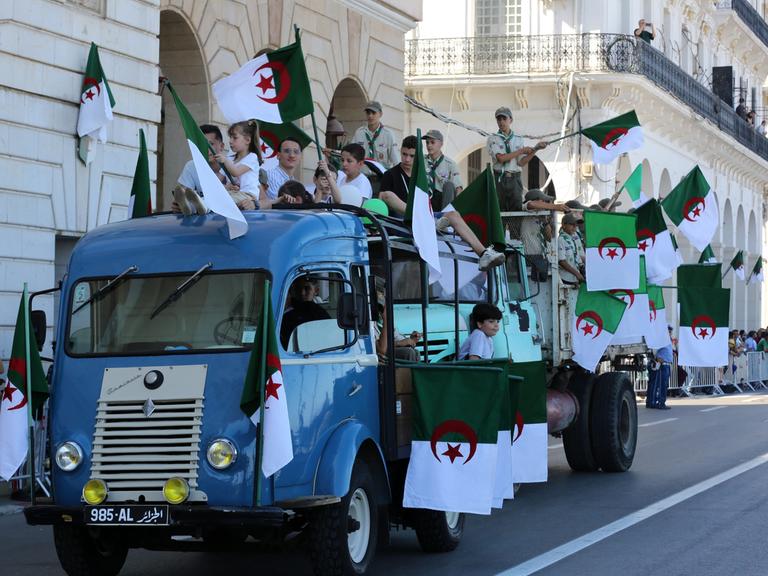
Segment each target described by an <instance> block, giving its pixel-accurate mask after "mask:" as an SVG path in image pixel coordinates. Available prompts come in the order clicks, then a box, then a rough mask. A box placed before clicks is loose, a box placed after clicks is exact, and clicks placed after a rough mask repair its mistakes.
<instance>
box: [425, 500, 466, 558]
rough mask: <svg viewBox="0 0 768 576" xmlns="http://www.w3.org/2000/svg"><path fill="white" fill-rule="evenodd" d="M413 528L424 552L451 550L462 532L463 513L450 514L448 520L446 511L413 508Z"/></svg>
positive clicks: (456, 544)
mask: <svg viewBox="0 0 768 576" xmlns="http://www.w3.org/2000/svg"><path fill="white" fill-rule="evenodd" d="M413 528H414V530H416V538H418V539H419V545H420V546H421V549H422V550H423V551H424V552H430V553H435V552H437V553H440V552H452V551H454V550H456V547H457V546H458V545H459V542H461V537H462V535H463V534H464V514H452V515H451V519H450V522H449V518H448V514H447V513H446V512H439V511H437V510H423V509H419V510H414V511H413Z"/></svg>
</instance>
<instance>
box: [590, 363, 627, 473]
mask: <svg viewBox="0 0 768 576" xmlns="http://www.w3.org/2000/svg"><path fill="white" fill-rule="evenodd" d="M591 420H592V435H593V436H592V450H593V452H594V456H595V460H596V461H597V464H598V465H599V466H600V468H602V469H603V472H626V471H627V470H629V468H630V467H631V466H632V462H633V461H634V459H635V448H636V447H637V402H636V401H635V390H634V387H633V386H632V381H631V380H630V379H629V378H628V377H627V375H626V374H622V373H620V372H607V373H605V374H601V375H600V376H598V377H597V379H596V381H595V386H594V391H593V393H592V418H591Z"/></svg>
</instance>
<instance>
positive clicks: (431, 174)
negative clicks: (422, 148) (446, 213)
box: [421, 130, 464, 212]
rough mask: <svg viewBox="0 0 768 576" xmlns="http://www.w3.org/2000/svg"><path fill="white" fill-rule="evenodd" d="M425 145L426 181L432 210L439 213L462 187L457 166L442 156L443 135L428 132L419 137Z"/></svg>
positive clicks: (432, 131)
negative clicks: (430, 193) (430, 195)
mask: <svg viewBox="0 0 768 576" xmlns="http://www.w3.org/2000/svg"><path fill="white" fill-rule="evenodd" d="M421 139H422V140H425V141H426V143H427V179H428V180H429V187H430V189H431V190H432V210H434V211H435V212H439V211H440V210H442V209H443V206H447V205H448V204H450V203H451V202H453V199H454V198H455V197H456V196H458V195H459V193H460V192H461V191H462V189H463V187H464V185H463V184H462V182H461V175H460V174H459V166H458V165H457V164H456V162H454V161H453V160H451V159H450V158H448V157H447V156H446V155H445V154H443V151H442V150H443V134H442V132H440V131H439V130H430V131H429V132H427V133H426V135H425V136H422V137H421Z"/></svg>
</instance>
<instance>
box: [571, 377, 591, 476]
mask: <svg viewBox="0 0 768 576" xmlns="http://www.w3.org/2000/svg"><path fill="white" fill-rule="evenodd" d="M594 384H595V377H594V375H593V374H590V373H588V372H580V371H579V372H574V373H573V374H572V375H571V379H570V380H569V382H568V390H569V391H570V392H571V393H572V394H573V395H574V396H575V397H576V400H578V402H579V415H578V416H577V417H576V420H574V421H573V423H572V424H571V425H570V426H569V427H568V428H566V429H565V430H563V449H564V450H565V459H566V460H568V465H569V466H570V467H571V469H572V470H574V471H576V472H595V471H596V470H597V468H598V465H597V462H596V461H595V456H594V454H593V453H592V423H591V414H592V394H593V390H594Z"/></svg>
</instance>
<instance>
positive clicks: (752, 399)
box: [742, 396, 762, 402]
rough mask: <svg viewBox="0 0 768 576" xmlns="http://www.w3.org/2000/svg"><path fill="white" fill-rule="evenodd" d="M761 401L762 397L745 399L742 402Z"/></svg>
mask: <svg viewBox="0 0 768 576" xmlns="http://www.w3.org/2000/svg"><path fill="white" fill-rule="evenodd" d="M759 400H762V398H760V396H753V397H752V398H745V399H744V400H742V402H758V401H759Z"/></svg>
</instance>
